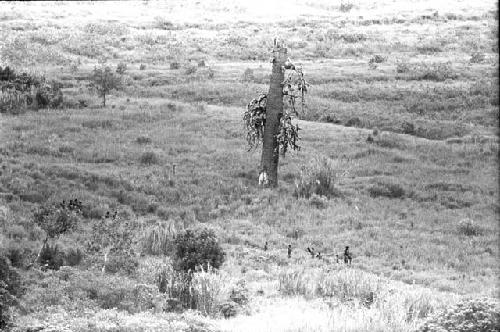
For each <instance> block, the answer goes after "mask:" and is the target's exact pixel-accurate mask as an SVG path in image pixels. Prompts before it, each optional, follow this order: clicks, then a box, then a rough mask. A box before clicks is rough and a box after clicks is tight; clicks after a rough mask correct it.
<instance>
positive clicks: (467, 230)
mask: <svg viewBox="0 0 500 332" xmlns="http://www.w3.org/2000/svg"><path fill="white" fill-rule="evenodd" d="M458 233H459V234H463V235H466V236H478V235H481V234H482V233H483V230H482V228H481V226H479V225H477V224H476V223H474V220H472V219H469V218H465V219H462V220H460V222H459V223H458Z"/></svg>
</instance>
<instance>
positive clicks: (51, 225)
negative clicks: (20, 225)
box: [34, 205, 79, 238]
mask: <svg viewBox="0 0 500 332" xmlns="http://www.w3.org/2000/svg"><path fill="white" fill-rule="evenodd" d="M78 220H79V219H78V215H77V212H75V211H71V210H69V209H63V208H59V207H57V206H56V205H43V206H41V207H40V208H39V209H38V210H37V211H36V212H35V213H34V222H35V224H37V225H38V226H39V227H40V228H41V229H43V230H44V231H45V233H46V234H47V237H48V238H56V237H58V236H59V235H61V234H64V233H66V232H68V231H70V230H72V229H74V228H75V227H76V224H77V223H78Z"/></svg>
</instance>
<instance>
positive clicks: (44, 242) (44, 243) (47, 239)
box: [34, 236, 49, 263]
mask: <svg viewBox="0 0 500 332" xmlns="http://www.w3.org/2000/svg"><path fill="white" fill-rule="evenodd" d="M47 241H49V237H48V236H47V237H45V240H43V244H42V247H41V248H40V250H38V254H37V255H36V258H35V262H34V263H39V262H40V257H41V256H42V251H43V249H44V248H45V246H46V245H47Z"/></svg>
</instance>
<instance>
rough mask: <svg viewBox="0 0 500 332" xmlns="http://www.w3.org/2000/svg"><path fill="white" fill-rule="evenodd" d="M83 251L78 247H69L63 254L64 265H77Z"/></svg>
mask: <svg viewBox="0 0 500 332" xmlns="http://www.w3.org/2000/svg"><path fill="white" fill-rule="evenodd" d="M83 256H84V253H83V251H82V250H80V249H79V248H76V249H74V248H70V249H69V250H68V251H67V252H66V254H65V255H64V265H68V266H77V265H80V263H81V262H82V260H83Z"/></svg>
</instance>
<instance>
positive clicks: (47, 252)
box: [38, 245, 64, 270]
mask: <svg viewBox="0 0 500 332" xmlns="http://www.w3.org/2000/svg"><path fill="white" fill-rule="evenodd" d="M38 261H39V263H40V265H41V266H42V267H44V268H47V269H51V270H59V268H60V267H61V266H62V265H63V263H64V254H63V253H62V252H61V251H60V250H59V247H58V246H57V245H54V246H50V245H44V246H43V247H42V250H41V251H40V256H39V259H38Z"/></svg>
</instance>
